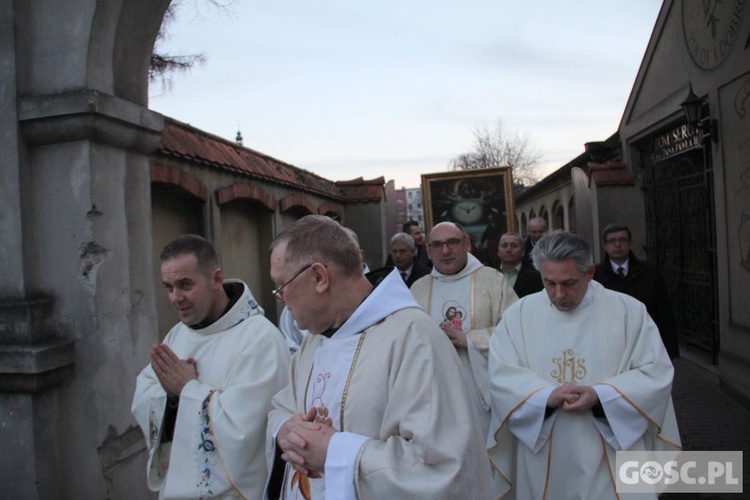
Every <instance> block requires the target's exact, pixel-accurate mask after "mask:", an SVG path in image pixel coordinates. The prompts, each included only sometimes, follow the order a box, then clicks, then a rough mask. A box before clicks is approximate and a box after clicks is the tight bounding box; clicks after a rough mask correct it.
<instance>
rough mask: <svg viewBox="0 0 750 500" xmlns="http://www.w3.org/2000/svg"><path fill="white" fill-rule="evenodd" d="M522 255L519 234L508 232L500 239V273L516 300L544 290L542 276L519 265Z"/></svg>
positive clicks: (498, 250)
mask: <svg viewBox="0 0 750 500" xmlns="http://www.w3.org/2000/svg"><path fill="white" fill-rule="evenodd" d="M524 255H525V254H524V250H523V238H521V235H520V234H518V233H513V232H508V233H505V234H503V235H502V236H501V237H500V242H499V243H498V245H497V256H498V258H499V259H500V272H501V273H503V276H505V279H507V280H508V283H510V285H511V286H512V287H513V291H514V292H516V295H518V298H521V297H525V296H527V295H530V294H532V293H536V292H541V291H542V290H544V285H543V284H542V275H541V274H539V271H537V270H536V269H530V268H528V267H525V266H524V265H522V264H521V261H522V260H523V257H524Z"/></svg>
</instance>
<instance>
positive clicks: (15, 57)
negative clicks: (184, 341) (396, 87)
mask: <svg viewBox="0 0 750 500" xmlns="http://www.w3.org/2000/svg"><path fill="white" fill-rule="evenodd" d="M168 4H169V0H127V1H123V0H55V1H53V0H27V1H15V2H2V4H0V68H2V71H0V85H1V86H2V89H3V92H0V130H2V131H3V136H4V140H3V141H2V143H1V145H0V147H1V148H2V155H0V157H2V160H0V161H2V166H3V168H2V169H0V171H2V176H1V177H0V178H1V179H2V181H1V182H0V210H2V212H3V213H8V214H13V215H14V216H13V217H2V218H0V230H2V232H3V248H2V259H3V263H4V265H3V266H0V267H2V269H0V306H1V307H0V325H2V326H1V327H0V345H2V347H0V350H2V352H0V359H2V361H0V373H2V374H3V375H2V376H0V399H2V405H0V406H2V407H3V408H10V409H12V411H10V412H8V413H6V414H5V415H4V426H5V427H4V429H5V431H6V434H7V435H8V436H10V437H11V439H10V442H6V446H7V448H6V449H7V450H9V451H8V453H5V454H4V455H3V457H2V458H0V477H3V478H12V479H11V480H9V481H6V482H5V483H4V494H5V495H7V496H8V497H9V498H147V497H148V496H149V493H148V490H147V489H146V486H145V454H144V453H143V451H144V441H143V437H142V435H141V433H140V430H139V429H138V428H137V427H135V426H134V420H133V418H132V416H131V415H130V395H132V393H133V389H134V384H135V375H136V374H137V373H138V371H139V370H140V369H141V368H142V367H143V366H145V365H146V363H147V356H148V354H147V353H148V347H149V345H150V344H151V343H152V342H153V341H156V340H157V338H158V336H157V332H156V328H155V321H154V300H153V299H154V289H153V284H152V280H151V269H152V259H153V257H152V255H151V232H150V222H149V221H150V220H151V217H150V204H149V202H148V200H149V193H150V187H149V165H148V159H147V156H146V154H147V153H149V152H151V151H153V150H154V149H155V148H156V147H157V145H158V141H159V135H160V133H161V130H162V128H163V118H162V117H161V115H159V114H158V113H154V112H152V111H149V110H148V109H147V99H148V97H147V96H148V82H147V71H148V64H149V59H150V55H151V51H152V48H153V43H154V40H155V37H156V33H157V31H158V28H159V25H160V24H161V21H162V17H163V14H164V11H165V9H166V8H167V6H168ZM11 325H12V326H11ZM6 327H7V328H6ZM61 415H64V416H65V418H60V416H61ZM81 471H86V473H85V474H82V473H81Z"/></svg>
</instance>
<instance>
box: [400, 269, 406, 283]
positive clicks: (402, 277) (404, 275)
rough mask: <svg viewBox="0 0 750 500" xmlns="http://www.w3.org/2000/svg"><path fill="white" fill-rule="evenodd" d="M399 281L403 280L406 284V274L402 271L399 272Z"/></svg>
mask: <svg viewBox="0 0 750 500" xmlns="http://www.w3.org/2000/svg"><path fill="white" fill-rule="evenodd" d="M401 279H403V280H404V282H406V273H405V272H404V271H401Z"/></svg>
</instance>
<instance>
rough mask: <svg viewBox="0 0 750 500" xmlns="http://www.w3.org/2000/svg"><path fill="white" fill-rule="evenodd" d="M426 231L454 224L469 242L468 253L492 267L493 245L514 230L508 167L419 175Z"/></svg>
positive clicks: (494, 259)
mask: <svg viewBox="0 0 750 500" xmlns="http://www.w3.org/2000/svg"><path fill="white" fill-rule="evenodd" d="M422 193H423V196H424V206H425V221H426V225H427V228H428V229H429V228H431V227H432V226H434V225H435V224H437V223H439V222H443V221H452V222H458V223H459V224H461V225H462V226H463V228H464V229H465V230H466V232H467V233H468V234H469V236H470V238H471V244H472V253H473V254H474V255H475V256H476V257H477V258H478V259H479V260H480V261H482V262H483V263H484V264H486V265H490V266H493V267H496V266H497V265H498V264H499V262H498V257H497V243H498V241H499V239H500V236H501V235H502V234H503V233H505V232H506V231H512V230H514V228H515V215H514V213H513V212H514V205H513V195H512V178H511V168H510V167H498V168H487V169H479V170H469V171H459V172H443V173H437V174H424V175H422Z"/></svg>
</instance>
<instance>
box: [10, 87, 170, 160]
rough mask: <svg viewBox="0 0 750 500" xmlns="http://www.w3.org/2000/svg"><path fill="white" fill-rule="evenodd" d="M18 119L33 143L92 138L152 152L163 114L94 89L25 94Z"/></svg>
mask: <svg viewBox="0 0 750 500" xmlns="http://www.w3.org/2000/svg"><path fill="white" fill-rule="evenodd" d="M18 119H19V122H20V123H21V130H22V132H23V136H24V138H25V139H26V140H27V141H29V143H31V144H33V145H41V144H54V143H58V142H69V141H80V140H91V141H94V142H100V143H104V144H110V145H114V146H118V147H122V148H125V149H130V150H134V151H139V152H142V153H151V152H153V151H155V150H156V149H157V148H158V146H159V141H160V139H161V132H162V130H163V129H164V117H163V116H162V115H160V114H159V113H157V112H155V111H151V110H149V109H148V108H144V107H142V106H139V105H137V104H134V103H132V102H129V101H126V100H124V99H120V98H118V97H114V96H111V95H108V94H105V93H103V92H99V91H97V90H82V91H78V92H67V93H64V94H56V95H48V96H40V97H24V98H21V99H19V103H18Z"/></svg>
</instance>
